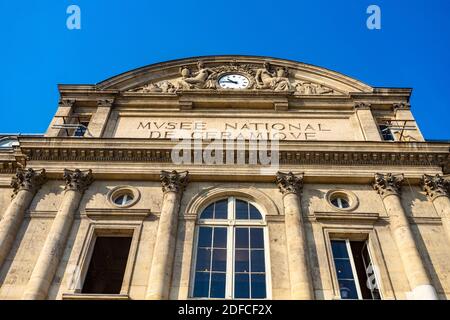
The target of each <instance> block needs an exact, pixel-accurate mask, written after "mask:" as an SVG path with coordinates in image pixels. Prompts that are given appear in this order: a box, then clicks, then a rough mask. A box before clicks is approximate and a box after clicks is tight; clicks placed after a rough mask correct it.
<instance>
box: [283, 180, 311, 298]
mask: <svg viewBox="0 0 450 320" xmlns="http://www.w3.org/2000/svg"><path fill="white" fill-rule="evenodd" d="M276 181H277V184H278V187H279V188H280V191H281V193H282V194H283V204H284V218H285V227H286V242H287V250H288V261H289V276H290V281H291V298H292V299H295V300H312V299H314V292H313V288H312V283H311V275H310V272H309V268H308V244H307V242H306V236H305V230H304V228H303V222H302V210H301V206H300V199H299V196H300V193H301V189H302V186H303V174H301V175H295V174H293V173H292V172H289V173H283V172H278V173H277V180H276Z"/></svg>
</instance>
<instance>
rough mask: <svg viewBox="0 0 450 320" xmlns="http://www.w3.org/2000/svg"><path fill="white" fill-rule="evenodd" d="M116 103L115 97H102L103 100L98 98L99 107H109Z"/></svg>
mask: <svg viewBox="0 0 450 320" xmlns="http://www.w3.org/2000/svg"><path fill="white" fill-rule="evenodd" d="M113 103H114V99H101V100H97V106H99V107H107V108H110V107H112V105H113Z"/></svg>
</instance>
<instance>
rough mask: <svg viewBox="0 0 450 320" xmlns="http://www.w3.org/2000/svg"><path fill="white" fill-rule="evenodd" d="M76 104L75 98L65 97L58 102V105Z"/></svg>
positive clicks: (67, 106) (65, 106) (68, 106)
mask: <svg viewBox="0 0 450 320" xmlns="http://www.w3.org/2000/svg"><path fill="white" fill-rule="evenodd" d="M74 104H75V99H63V98H61V99H60V100H59V102H58V107H64V108H71V107H72V106H73V105H74Z"/></svg>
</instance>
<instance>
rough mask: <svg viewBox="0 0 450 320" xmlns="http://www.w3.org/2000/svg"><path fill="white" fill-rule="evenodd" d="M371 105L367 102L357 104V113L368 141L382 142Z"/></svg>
mask: <svg viewBox="0 0 450 320" xmlns="http://www.w3.org/2000/svg"><path fill="white" fill-rule="evenodd" d="M370 108H371V105H370V104H369V103H365V102H358V103H356V104H355V112H356V116H357V118H358V121H359V124H360V126H361V129H362V131H363V135H364V139H365V140H366V141H382V140H383V139H382V138H381V135H380V131H379V130H378V125H377V123H376V121H375V119H374V117H373V115H372V110H371V109H370Z"/></svg>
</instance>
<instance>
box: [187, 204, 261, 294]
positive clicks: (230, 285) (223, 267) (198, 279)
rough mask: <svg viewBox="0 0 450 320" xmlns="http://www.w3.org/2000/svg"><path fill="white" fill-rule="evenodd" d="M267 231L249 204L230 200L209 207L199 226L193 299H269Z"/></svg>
mask: <svg viewBox="0 0 450 320" xmlns="http://www.w3.org/2000/svg"><path fill="white" fill-rule="evenodd" d="M266 241H267V230H266V227H265V221H264V217H263V215H262V214H261V212H260V211H259V210H258V209H257V208H256V206H255V205H253V204H252V203H250V202H247V201H244V200H240V199H236V198H234V197H230V198H227V199H223V200H219V201H217V202H214V203H212V204H210V205H209V206H208V207H206V208H205V209H204V210H203V211H202V213H201V215H200V218H199V221H198V227H197V240H196V245H197V246H196V254H195V257H194V265H193V268H194V270H193V287H192V291H191V296H192V297H193V298H217V299H265V298H267V297H268V293H267V292H268V285H267V284H268V281H267V279H268V276H269V275H268V273H269V268H268V267H267V263H268V261H269V260H268V253H267V250H265V247H266V245H265V244H266Z"/></svg>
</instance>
